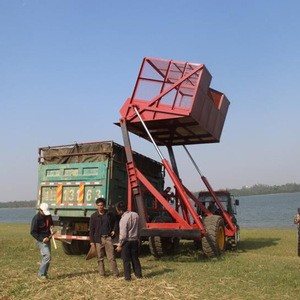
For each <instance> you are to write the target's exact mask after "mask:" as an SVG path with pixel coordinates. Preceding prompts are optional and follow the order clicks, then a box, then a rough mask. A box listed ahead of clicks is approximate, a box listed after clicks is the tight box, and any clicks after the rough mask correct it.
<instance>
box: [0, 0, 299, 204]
mask: <svg viewBox="0 0 300 300" xmlns="http://www.w3.org/2000/svg"><path fill="white" fill-rule="evenodd" d="M299 11H300V2H299V1H297V0H294V1H289V0H287V1H282V0H273V1H261V0H252V1H237V0H233V1H203V0H190V1H174V0H172V1H169V0H166V1H163V0H159V1H158V0H152V1H89V0H85V1H83V0H82V1H79V0H64V1H62V0H0V58H1V59H0V104H1V105H0V109H1V117H0V137H1V148H0V151H1V160H0V186H1V196H0V201H18V200H32V199H36V195H37V170H38V164H37V157H38V147H40V146H47V145H59V144H69V143H73V142H74V141H76V142H92V141H100V140H114V141H116V142H118V143H123V142H122V136H121V130H120V129H119V128H118V127H117V126H115V125H114V124H113V123H114V122H116V121H118V119H119V117H120V114H119V109H120V108H121V106H122V105H123V103H124V101H125V100H126V99H127V97H130V96H131V93H132V89H133V87H134V83H135V80H136V77H137V74H138V71H139V67H140V64H141V62H142V58H143V57H145V56H149V57H159V58H166V59H175V60H181V61H189V62H194V63H204V64H205V65H206V66H207V68H208V70H209V71H210V72H211V74H212V75H213V81H212V84H211V87H212V88H215V89H217V90H220V91H222V92H224V93H225V94H226V96H227V97H228V99H229V100H230V102H231V105H230V109H229V112H228V115H227V119H226V121H225V126H224V130H223V134H222V137H221V142H220V143H219V144H211V145H194V146H190V147H188V148H189V150H190V152H191V154H192V155H193V156H194V158H195V160H196V161H197V164H198V166H199V168H200V170H201V171H202V173H203V174H204V175H205V176H206V177H207V178H208V179H209V181H210V182H211V184H212V186H213V187H214V188H216V189H217V188H241V187H242V186H245V185H248V186H251V185H254V184H256V183H262V184H269V185H274V184H278V185H279V184H285V183H291V182H295V183H298V184H299V183H300V158H299V156H300V138H299V130H300V125H299V113H300V96H299V83H300V80H299V79H300V76H299V70H300V38H299V37H300V18H299ZM132 144H133V145H132V146H133V148H134V150H136V151H139V152H142V153H143V154H146V155H149V156H151V157H152V158H154V159H158V160H159V157H158V155H157V154H156V152H155V151H154V150H153V147H152V145H151V144H150V143H149V142H147V141H144V140H141V139H139V138H133V141H132ZM175 154H176V158H177V162H178V166H179V172H180V174H181V177H182V179H183V182H184V183H185V185H186V186H188V187H189V188H190V189H191V190H192V191H197V190H200V189H203V184H202V183H201V181H200V179H199V176H198V174H197V173H196V171H194V168H193V166H192V164H191V163H190V161H189V159H188V158H187V157H186V155H184V153H183V151H182V150H181V149H176V150H175Z"/></svg>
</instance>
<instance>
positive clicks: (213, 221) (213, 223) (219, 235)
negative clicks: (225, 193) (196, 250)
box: [202, 215, 226, 257]
mask: <svg viewBox="0 0 300 300" xmlns="http://www.w3.org/2000/svg"><path fill="white" fill-rule="evenodd" d="M203 222H204V226H205V229H206V231H207V234H206V235H205V236H204V237H203V239H202V249H203V252H204V253H205V254H206V255H207V256H208V257H218V256H220V255H221V254H223V253H224V251H225V246H226V243H225V227H224V220H223V219H222V218H221V217H220V216H216V215H211V216H208V217H206V218H204V219H203Z"/></svg>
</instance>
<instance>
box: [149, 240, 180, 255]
mask: <svg viewBox="0 0 300 300" xmlns="http://www.w3.org/2000/svg"><path fill="white" fill-rule="evenodd" d="M178 245H179V238H171V237H160V236H150V237H149V248H150V252H151V254H152V255H153V256H154V257H157V258H159V257H162V256H164V255H171V254H174V253H175V252H176V249H177V248H178Z"/></svg>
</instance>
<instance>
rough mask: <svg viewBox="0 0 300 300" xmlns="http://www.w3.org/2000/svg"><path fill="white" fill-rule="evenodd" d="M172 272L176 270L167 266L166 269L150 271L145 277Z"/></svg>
mask: <svg viewBox="0 0 300 300" xmlns="http://www.w3.org/2000/svg"><path fill="white" fill-rule="evenodd" d="M142 268H143V267H142ZM171 272H174V269H167V268H165V269H163V270H159V271H151V272H150V273H148V274H147V275H146V276H145V278H151V277H156V276H159V275H163V274H165V273H171Z"/></svg>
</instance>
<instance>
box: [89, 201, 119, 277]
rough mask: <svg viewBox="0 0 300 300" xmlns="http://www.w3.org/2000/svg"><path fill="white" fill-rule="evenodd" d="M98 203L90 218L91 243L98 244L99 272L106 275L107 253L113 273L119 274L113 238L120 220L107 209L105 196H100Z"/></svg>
mask: <svg viewBox="0 0 300 300" xmlns="http://www.w3.org/2000/svg"><path fill="white" fill-rule="evenodd" d="M96 205H97V211H96V212H95V213H93V214H92V215H91V218H90V244H91V246H93V244H95V246H96V250H97V258H98V267H99V274H100V275H101V276H105V268H104V256H105V254H106V256H107V259H108V261H109V262H110V265H111V269H112V273H113V275H114V276H119V270H118V267H117V262H116V259H115V253H114V251H115V250H114V245H113V242H112V238H113V237H114V236H115V234H116V231H117V229H118V222H117V221H116V216H115V215H114V214H113V213H111V212H109V211H107V210H106V209H105V199H104V198H98V199H97V200H96Z"/></svg>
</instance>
